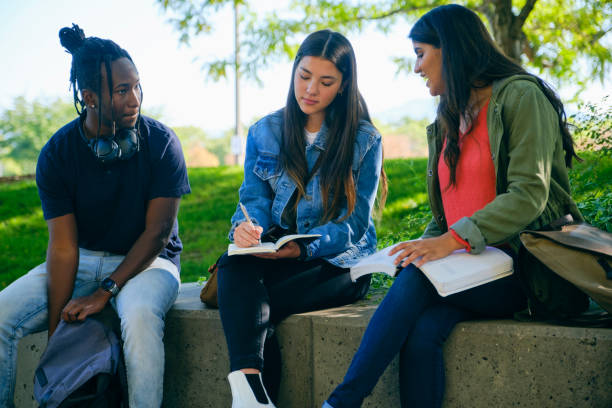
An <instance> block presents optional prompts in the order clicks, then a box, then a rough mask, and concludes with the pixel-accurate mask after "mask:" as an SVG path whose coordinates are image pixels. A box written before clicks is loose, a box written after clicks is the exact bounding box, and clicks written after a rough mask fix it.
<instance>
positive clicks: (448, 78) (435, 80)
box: [323, 5, 581, 408]
mask: <svg viewBox="0 0 612 408" xmlns="http://www.w3.org/2000/svg"><path fill="white" fill-rule="evenodd" d="M410 38H411V39H412V43H413V46H414V51H415V53H416V56H417V60H416V64H415V68H414V70H415V72H416V73H419V74H421V76H423V77H425V78H427V87H428V88H429V92H430V93H431V95H432V96H440V103H439V106H438V112H437V118H436V121H435V122H434V124H433V125H432V126H430V127H428V129H427V134H428V135H427V136H428V144H429V163H428V171H427V187H428V193H429V204H430V207H431V210H432V214H433V218H432V221H431V222H430V224H429V225H428V226H427V228H426V230H425V233H424V234H423V236H422V237H421V239H420V240H417V241H412V242H404V243H400V244H398V245H397V246H396V247H395V248H394V250H393V251H391V252H392V256H394V257H396V259H395V262H396V264H399V263H400V262H401V265H402V266H403V267H404V269H403V270H402V271H401V272H400V273H399V275H398V277H397V278H396V279H395V281H394V283H393V286H392V287H391V288H390V290H389V292H388V293H387V295H386V296H385V298H384V300H383V301H382V303H381V304H380V305H379V307H378V309H377V310H376V313H375V314H374V316H373V317H372V319H371V321H370V323H369V324H368V328H367V329H366V332H365V334H364V336H363V339H362V341H361V345H360V347H359V350H358V351H357V353H356V355H355V357H354V358H353V361H352V363H351V365H350V367H349V369H348V372H347V374H346V376H345V378H344V381H343V382H342V384H340V385H339V386H338V387H337V388H336V389H335V390H334V391H333V392H332V394H331V395H330V397H329V398H328V400H327V401H326V402H325V403H324V405H323V406H324V408H330V407H332V408H348V407H350V408H355V407H359V406H361V404H362V402H363V400H364V398H365V397H366V396H367V395H369V394H370V392H371V391H372V389H373V388H374V386H375V385H376V383H377V381H378V379H379V377H380V376H381V375H382V373H383V371H384V370H385V368H386V367H387V365H388V364H389V363H390V362H391V360H392V359H393V358H394V357H395V356H396V355H397V354H398V353H399V354H400V399H401V405H402V407H427V408H435V407H440V406H441V405H442V398H443V395H444V363H443V353H442V346H443V344H444V342H445V340H446V338H447V337H448V336H449V334H450V333H451V331H452V329H453V327H454V326H455V324H457V323H458V322H460V321H463V320H468V319H474V318H479V317H480V318H481V317H488V318H501V317H510V316H512V314H513V313H514V312H516V311H520V310H522V309H523V308H524V307H525V305H526V299H525V295H524V294H523V292H522V290H521V285H520V283H519V282H518V279H517V276H516V273H515V274H514V275H511V276H509V277H505V278H502V279H499V280H496V281H493V282H490V283H488V284H484V285H481V286H478V287H476V288H473V289H469V290H466V291H464V292H460V293H457V294H454V295H450V296H448V297H444V298H443V297H441V296H439V295H438V293H437V292H436V291H435V289H434V288H433V286H432V285H431V283H430V282H429V281H428V280H427V278H426V277H425V276H424V275H423V273H421V271H420V270H419V269H418V267H419V266H421V265H423V264H424V263H425V262H427V261H431V260H435V259H439V258H443V257H445V256H447V255H449V254H450V253H451V252H453V251H454V250H456V249H461V248H464V249H466V250H467V251H469V252H470V253H473V254H478V253H480V252H482V251H483V250H484V248H485V246H486V245H493V246H497V247H499V248H500V249H502V250H504V251H506V252H507V253H508V254H510V255H511V256H513V257H514V258H515V266H514V269H515V272H516V270H517V265H516V251H517V250H518V247H519V245H520V241H519V240H518V234H519V232H520V231H521V230H523V229H526V228H527V229H538V228H540V227H542V226H544V225H547V224H549V223H551V222H552V221H554V220H556V219H557V218H559V217H561V216H563V215H564V214H568V213H570V214H572V215H573V217H574V218H575V219H578V220H580V219H581V216H580V212H579V211H578V208H577V207H576V204H575V203H574V202H573V200H572V199H571V197H570V194H569V191H570V189H569V180H568V174H567V167H569V166H570V164H571V161H572V158H573V157H575V153H574V148H573V143H572V139H571V136H570V134H569V132H568V129H567V123H566V121H565V112H564V109H563V105H562V103H561V101H560V100H559V98H558V97H557V96H556V95H555V93H554V92H553V90H552V89H551V88H550V87H549V86H548V85H547V84H546V83H544V81H542V80H541V79H540V78H538V77H536V76H534V75H530V74H528V73H527V72H526V71H525V70H524V69H523V68H521V67H520V66H519V65H518V64H516V63H515V62H514V61H511V60H510V59H508V58H507V57H506V56H504V55H503V54H502V53H501V52H500V51H499V50H498V48H497V47H496V46H495V44H494V43H493V40H492V39H491V37H490V35H489V33H488V32H487V31H486V28H485V27H484V25H483V24H482V22H481V21H480V19H479V17H478V16H477V15H476V14H475V13H474V12H472V11H470V10H469V9H467V8H465V7H462V6H458V5H448V6H441V7H437V8H435V9H433V10H431V11H430V12H428V13H427V14H425V15H424V16H423V17H421V19H419V21H417V23H416V24H415V25H414V26H413V28H412V30H411V31H410ZM419 258H420V259H419ZM413 261H414V264H411V262H413Z"/></svg>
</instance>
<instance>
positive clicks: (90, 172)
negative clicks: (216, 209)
mask: <svg viewBox="0 0 612 408" xmlns="http://www.w3.org/2000/svg"><path fill="white" fill-rule="evenodd" d="M79 125H80V119H78V118H77V119H75V120H74V121H72V122H70V123H68V124H67V125H66V126H64V127H62V128H61V129H60V130H58V131H57V133H55V134H54V135H53V137H51V139H49V141H48V142H47V143H46V144H45V146H44V147H43V148H42V150H41V152H40V156H39V157H38V164H37V166H36V184H37V185H38V194H39V195H40V201H41V202H42V209H43V215H44V217H45V220H49V219H51V218H55V217H60V216H62V215H66V214H70V213H72V214H74V215H75V217H76V223H77V230H78V245H79V247H81V248H86V249H89V250H93V251H108V252H111V253H114V254H121V255H125V254H127V252H128V251H129V250H130V248H131V247H132V245H134V242H136V240H137V239H138V237H139V236H140V235H141V234H142V232H143V231H144V229H145V216H146V212H147V204H148V202H149V201H150V200H152V199H154V198H157V197H181V196H182V195H184V194H188V193H190V192H191V189H190V187H189V180H188V179H187V168H186V167H185V159H184V158H183V151H182V149H181V145H180V142H179V140H178V138H177V137H176V135H175V134H174V132H173V131H172V130H171V129H170V128H168V127H166V126H164V125H163V124H162V123H160V122H158V121H156V120H154V119H151V118H148V117H145V116H143V117H141V119H140V151H139V152H138V153H136V154H135V155H134V156H133V157H132V158H130V159H129V160H118V161H116V162H114V163H108V164H103V163H101V162H99V161H98V160H97V159H96V158H95V156H94V155H93V153H92V151H91V150H90V149H89V147H88V146H87V144H86V143H85V140H83V137H82V136H81V135H80V133H79V128H78V126H79ZM182 249H183V245H182V243H181V240H180V239H179V236H178V222H177V220H174V226H173V227H172V233H171V235H170V241H169V242H168V245H166V247H165V248H164V249H163V250H162V252H161V254H160V256H161V257H163V258H166V259H168V260H170V261H172V262H173V263H174V264H175V265H176V266H177V268H178V269H179V270H180V264H179V254H180V252H181V250H182Z"/></svg>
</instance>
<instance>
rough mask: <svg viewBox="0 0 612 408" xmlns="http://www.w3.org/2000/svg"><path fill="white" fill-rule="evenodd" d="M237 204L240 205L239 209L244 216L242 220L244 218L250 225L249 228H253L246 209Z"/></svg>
mask: <svg viewBox="0 0 612 408" xmlns="http://www.w3.org/2000/svg"><path fill="white" fill-rule="evenodd" d="M238 204H240V209H241V210H242V213H243V214H244V218H246V220H247V222H248V223H249V224H250V225H251V227H253V228H255V226H254V225H253V221H251V217H249V213H248V212H247V209H246V207H245V206H244V205H243V204H242V203H240V202H239V203H238Z"/></svg>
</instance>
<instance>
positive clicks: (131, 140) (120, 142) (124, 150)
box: [79, 116, 140, 163]
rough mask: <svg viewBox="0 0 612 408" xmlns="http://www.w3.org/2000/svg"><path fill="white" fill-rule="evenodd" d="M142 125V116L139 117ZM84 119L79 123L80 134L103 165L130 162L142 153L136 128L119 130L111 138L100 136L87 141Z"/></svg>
mask: <svg viewBox="0 0 612 408" xmlns="http://www.w3.org/2000/svg"><path fill="white" fill-rule="evenodd" d="M138 123H139V124H140V116H139V117H138ZM83 126H85V121H84V118H82V119H81V120H80V121H79V133H80V134H81V137H82V138H83V140H84V141H85V143H86V144H87V146H89V149H90V150H91V152H92V153H93V155H94V156H95V158H96V159H98V161H100V162H101V163H112V162H115V161H117V160H129V159H131V158H132V156H134V155H135V154H136V153H138V152H139V151H140V137H139V131H138V129H137V128H135V127H131V128H124V129H119V131H118V132H113V134H112V135H111V136H102V135H100V136H98V137H95V138H93V139H87V137H86V136H85V132H84V131H83Z"/></svg>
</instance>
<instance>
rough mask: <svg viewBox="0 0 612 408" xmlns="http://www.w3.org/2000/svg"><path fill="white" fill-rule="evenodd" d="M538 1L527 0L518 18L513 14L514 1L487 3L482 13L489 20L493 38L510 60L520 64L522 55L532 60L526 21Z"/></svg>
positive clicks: (498, 0)
mask: <svg viewBox="0 0 612 408" xmlns="http://www.w3.org/2000/svg"><path fill="white" fill-rule="evenodd" d="M536 1H537V0H527V1H526V2H525V5H524V6H523V8H522V9H521V12H520V14H519V15H518V16H515V15H514V14H513V13H512V0H491V1H485V3H484V4H483V7H482V9H481V11H482V12H483V13H484V14H485V16H486V17H487V20H489V23H490V25H491V30H492V34H493V38H494V39H495V42H496V43H497V45H498V46H499V47H500V48H501V50H502V51H503V52H504V54H506V55H507V56H508V57H509V58H511V59H513V60H514V61H516V62H519V63H520V57H521V54H522V53H525V54H526V56H527V58H529V59H530V60H531V59H532V58H533V52H532V50H531V47H530V45H529V44H528V42H527V37H526V36H525V33H524V32H523V25H524V24H525V20H526V19H527V17H528V16H529V13H531V10H533V7H534V5H535V3H536Z"/></svg>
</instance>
